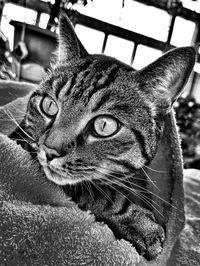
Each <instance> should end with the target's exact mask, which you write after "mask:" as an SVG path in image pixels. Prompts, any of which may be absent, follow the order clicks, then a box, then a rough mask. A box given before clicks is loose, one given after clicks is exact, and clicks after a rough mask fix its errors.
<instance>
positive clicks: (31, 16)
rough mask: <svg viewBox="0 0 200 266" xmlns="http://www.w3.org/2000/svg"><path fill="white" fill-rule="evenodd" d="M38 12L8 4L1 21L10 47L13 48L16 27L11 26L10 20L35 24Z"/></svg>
mask: <svg viewBox="0 0 200 266" xmlns="http://www.w3.org/2000/svg"><path fill="white" fill-rule="evenodd" d="M36 17H37V12H36V11H34V10H32V9H29V8H24V7H21V6H17V5H14V4H6V5H5V6H4V9H3V16H2V21H1V30H2V31H3V33H4V34H5V36H6V37H8V40H9V43H10V47H11V48H13V37H14V27H13V26H11V25H10V24H9V22H10V20H17V21H20V22H24V21H25V22H26V23H29V24H35V22H36Z"/></svg>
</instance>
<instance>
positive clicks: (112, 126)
mask: <svg viewBox="0 0 200 266" xmlns="http://www.w3.org/2000/svg"><path fill="white" fill-rule="evenodd" d="M93 126H94V132H95V134H96V135H97V136H98V137H104V138H105V137H110V136H112V135H114V134H115V133H117V131H118V130H119V123H118V121H117V120H116V119H114V118H112V117H110V116H99V117H97V118H96V119H95V120H94V124H93Z"/></svg>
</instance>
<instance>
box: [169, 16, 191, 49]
mask: <svg viewBox="0 0 200 266" xmlns="http://www.w3.org/2000/svg"><path fill="white" fill-rule="evenodd" d="M195 26H196V24H195V23H194V22H192V21H189V20H186V19H183V18H181V17H177V18H176V21H175V25H174V30H173V35H172V39H171V44H173V45H175V46H185V45H191V42H192V37H193V34H194V30H195Z"/></svg>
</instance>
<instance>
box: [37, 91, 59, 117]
mask: <svg viewBox="0 0 200 266" xmlns="http://www.w3.org/2000/svg"><path fill="white" fill-rule="evenodd" d="M40 107H41V110H42V112H43V113H44V114H45V115H47V116H50V117H53V116H55V115H56V114H57V112H58V105H57V103H56V102H55V101H54V100H53V99H52V98H51V97H50V96H48V95H47V96H45V97H44V98H43V99H42V102H41V106H40Z"/></svg>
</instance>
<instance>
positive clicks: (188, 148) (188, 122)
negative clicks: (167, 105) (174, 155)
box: [175, 97, 200, 168]
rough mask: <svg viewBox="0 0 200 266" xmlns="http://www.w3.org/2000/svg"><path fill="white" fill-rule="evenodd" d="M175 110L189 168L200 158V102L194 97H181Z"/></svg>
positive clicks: (184, 156) (185, 161)
mask: <svg viewBox="0 0 200 266" xmlns="http://www.w3.org/2000/svg"><path fill="white" fill-rule="evenodd" d="M175 111H176V118H177V125H178V127H179V132H180V136H181V139H182V142H181V146H182V150H183V159H184V164H185V167H186V168H188V167H190V164H191V163H192V162H193V161H196V160H199V159H200V104H199V103H197V102H196V101H195V99H194V98H192V97H187V98H180V99H179V100H178V101H177V102H176V104H175Z"/></svg>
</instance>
